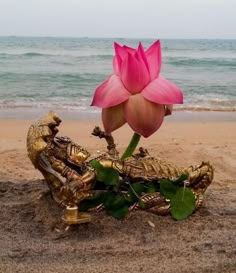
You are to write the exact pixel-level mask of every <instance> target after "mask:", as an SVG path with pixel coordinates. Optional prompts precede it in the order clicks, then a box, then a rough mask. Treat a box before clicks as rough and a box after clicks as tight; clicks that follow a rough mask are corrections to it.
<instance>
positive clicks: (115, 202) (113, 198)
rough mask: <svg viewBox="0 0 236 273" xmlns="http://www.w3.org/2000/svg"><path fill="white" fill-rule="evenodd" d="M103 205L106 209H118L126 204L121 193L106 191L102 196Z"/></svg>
mask: <svg viewBox="0 0 236 273" xmlns="http://www.w3.org/2000/svg"><path fill="white" fill-rule="evenodd" d="M103 203H104V206H105V207H106V208H107V209H114V210H116V209H119V208H121V207H123V206H125V205H126V204H127V201H126V199H125V197H124V196H123V195H117V194H116V193H114V192H107V193H106V195H105V198H104V202H103Z"/></svg>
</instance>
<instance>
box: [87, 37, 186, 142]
mask: <svg viewBox="0 0 236 273" xmlns="http://www.w3.org/2000/svg"><path fill="white" fill-rule="evenodd" d="M114 46H115V57H114V59H113V68H114V74H112V75H111V76H110V77H108V79H107V80H106V81H104V82H103V83H102V84H101V85H100V86H98V87H97V89H96V90H95V93H94V97H93V101H92V105H93V106H98V107H101V108H103V110H102V120H103V125H104V128H105V130H106V132H107V133H111V132H112V131H114V130H116V129H118V128H119V127H121V126H122V125H123V124H125V123H126V122H127V123H128V124H129V125H130V127H131V128H132V129H133V130H134V131H135V132H136V133H138V134H140V135H142V136H144V137H148V136H150V135H151V134H153V133H154V132H155V131H156V130H157V129H159V127H160V126H161V124H162V122H163V119H164V116H165V115H170V114H171V112H172V104H174V103H183V94H182V92H181V90H180V89H179V88H178V87H177V86H175V85H174V84H173V83H171V82H170V81H168V80H166V79H165V78H164V77H162V76H161V75H160V70H161V46H160V41H156V42H155V43H154V44H153V45H151V46H150V47H149V48H148V49H147V50H146V51H144V48H143V46H142V44H141V43H140V44H139V46H138V49H137V50H136V49H133V48H130V47H127V46H123V47H121V46H120V45H118V44H117V43H115V44H114Z"/></svg>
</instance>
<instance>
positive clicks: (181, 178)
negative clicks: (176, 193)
mask: <svg viewBox="0 0 236 273" xmlns="http://www.w3.org/2000/svg"><path fill="white" fill-rule="evenodd" d="M187 179H188V175H187V174H181V176H180V177H179V178H178V179H176V180H174V181H173V183H174V184H176V185H183V182H184V181H185V180H187Z"/></svg>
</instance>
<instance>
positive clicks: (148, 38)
mask: <svg viewBox="0 0 236 273" xmlns="http://www.w3.org/2000/svg"><path fill="white" fill-rule="evenodd" d="M0 37H1V38H2V37H16V38H59V39H60V38H67V39H129V40H137V39H145V40H159V39H160V40H163V39H164V40H236V38H186V37H185V38H184V37H180V38H176V37H175V38H170V37H158V38H156V37H108V36H106V37H105V36H57V35H55V36H54V35H53V36H49V35H1V34H0Z"/></svg>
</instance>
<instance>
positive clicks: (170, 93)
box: [142, 75, 183, 104]
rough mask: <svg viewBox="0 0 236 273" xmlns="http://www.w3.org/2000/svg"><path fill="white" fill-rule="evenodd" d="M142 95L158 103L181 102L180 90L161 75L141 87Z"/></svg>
mask: <svg viewBox="0 0 236 273" xmlns="http://www.w3.org/2000/svg"><path fill="white" fill-rule="evenodd" d="M142 95H143V96H144V98H146V99H147V100H150V101H152V102H155V103H159V104H174V103H183V94H182V91H181V90H180V89H179V88H178V87H177V86H176V85H174V84H173V83H172V82H170V81H168V80H167V79H165V78H164V77H162V76H161V75H159V77H158V78H157V79H155V80H154V81H152V82H150V84H149V85H147V86H146V87H145V88H144V89H143V91H142Z"/></svg>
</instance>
